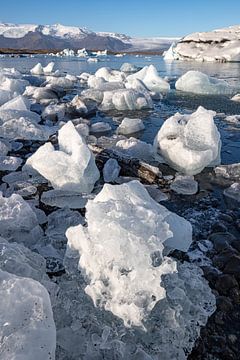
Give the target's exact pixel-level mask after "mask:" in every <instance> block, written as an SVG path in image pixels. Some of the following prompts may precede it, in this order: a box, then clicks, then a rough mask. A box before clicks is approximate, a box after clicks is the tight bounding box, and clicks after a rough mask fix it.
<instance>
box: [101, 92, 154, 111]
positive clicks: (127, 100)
mask: <svg viewBox="0 0 240 360" xmlns="http://www.w3.org/2000/svg"><path fill="white" fill-rule="evenodd" d="M152 107H153V103H152V100H151V97H150V95H149V96H147V95H146V94H143V93H142V92H138V91H136V90H133V89H120V90H115V91H105V92H104V95H103V101H102V103H101V105H100V109H101V110H103V111H108V110H114V109H116V110H142V109H151V108H152Z"/></svg>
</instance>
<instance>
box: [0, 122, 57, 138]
mask: <svg viewBox="0 0 240 360" xmlns="http://www.w3.org/2000/svg"><path fill="white" fill-rule="evenodd" d="M56 131H57V129H56V128H55V127H51V128H50V127H48V126H43V125H38V124H35V123H32V122H31V121H29V120H27V119H26V118H24V117H21V118H20V119H13V120H8V121H6V122H4V124H3V125H2V126H0V136H2V137H3V138H5V139H24V140H42V141H44V140H48V138H49V136H50V135H52V134H54V133H55V132H56Z"/></svg>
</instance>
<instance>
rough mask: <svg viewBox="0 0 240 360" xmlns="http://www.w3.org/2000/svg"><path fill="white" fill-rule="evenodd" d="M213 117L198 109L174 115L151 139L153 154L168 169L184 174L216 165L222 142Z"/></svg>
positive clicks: (210, 113) (195, 172)
mask: <svg viewBox="0 0 240 360" xmlns="http://www.w3.org/2000/svg"><path fill="white" fill-rule="evenodd" d="M214 115H215V113H214V112H213V111H210V110H205V109H204V108H203V107H201V106H200V107H199V108H198V109H197V111H195V112H194V113H192V114H191V115H181V114H179V113H177V114H175V115H174V116H172V117H170V118H169V119H167V120H166V121H165V122H164V123H163V125H162V127H161V128H160V130H159V132H158V134H157V136H156V138H155V140H154V147H155V149H156V151H158V152H159V154H160V155H161V156H162V157H163V158H164V159H165V161H166V162H167V163H168V164H169V165H170V166H172V167H173V168H174V169H176V170H177V171H179V172H181V173H183V174H186V175H195V174H198V173H200V172H201V171H202V170H203V169H204V168H205V167H206V166H214V165H217V164H219V163H220V150H221V140H220V134H219V132H218V130H217V127H216V125H215V124H214V120H213V116H214Z"/></svg>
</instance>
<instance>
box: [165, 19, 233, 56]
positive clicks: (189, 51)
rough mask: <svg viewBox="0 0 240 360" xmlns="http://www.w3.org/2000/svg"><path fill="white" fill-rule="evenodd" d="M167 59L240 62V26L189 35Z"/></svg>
mask: <svg viewBox="0 0 240 360" xmlns="http://www.w3.org/2000/svg"><path fill="white" fill-rule="evenodd" d="M165 59H177V60H178V59H179V60H197V61H213V62H214V61H221V62H225V61H240V25H236V26H230V27H227V28H223V29H217V30H213V31H208V32H199V33H193V34H190V35H187V36H185V37H184V38H182V39H181V40H180V41H179V42H177V43H176V44H175V45H173V46H172V47H171V48H170V49H169V51H167V53H166V55H165Z"/></svg>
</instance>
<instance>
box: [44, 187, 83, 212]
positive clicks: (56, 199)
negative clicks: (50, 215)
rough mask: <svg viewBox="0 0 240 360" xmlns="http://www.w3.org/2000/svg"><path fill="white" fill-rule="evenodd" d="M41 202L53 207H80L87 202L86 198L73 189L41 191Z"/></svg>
mask: <svg viewBox="0 0 240 360" xmlns="http://www.w3.org/2000/svg"><path fill="white" fill-rule="evenodd" d="M41 202H42V203H44V204H46V205H49V206H53V207H54V206H56V207H59V208H64V207H69V208H70V209H82V208H84V207H85V205H86V203H87V198H86V197H83V196H82V195H79V194H76V193H75V192H73V191H66V190H49V191H45V192H43V193H42V195H41Z"/></svg>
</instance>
